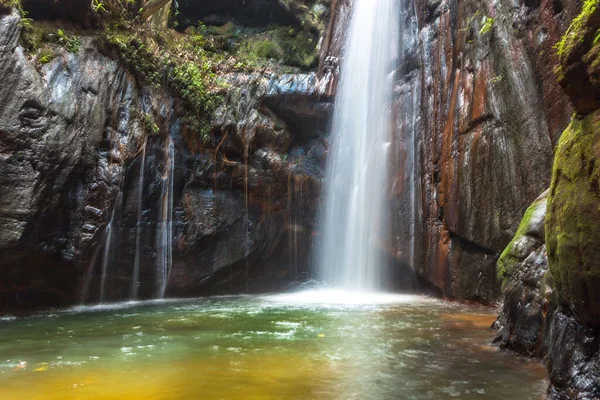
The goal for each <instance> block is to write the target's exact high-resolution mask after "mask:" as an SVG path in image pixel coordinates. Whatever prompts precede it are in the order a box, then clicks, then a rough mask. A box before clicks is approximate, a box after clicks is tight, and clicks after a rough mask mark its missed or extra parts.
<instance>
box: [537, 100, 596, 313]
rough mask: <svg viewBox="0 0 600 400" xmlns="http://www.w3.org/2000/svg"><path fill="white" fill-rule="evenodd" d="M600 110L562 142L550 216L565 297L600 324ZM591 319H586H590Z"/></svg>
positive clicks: (551, 252) (551, 254)
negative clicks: (599, 305)
mask: <svg viewBox="0 0 600 400" xmlns="http://www.w3.org/2000/svg"><path fill="white" fill-rule="evenodd" d="M598 226H600V112H598V111H597V112H594V113H592V114H589V115H588V116H586V117H585V118H583V119H581V118H574V119H573V120H572V121H571V124H570V125H569V127H568V128H567V129H566V130H565V132H564V133H563V134H562V136H561V139H560V141H559V144H558V148H557V152H556V156H555V160H554V167H553V173H552V184H551V187H550V197H549V201H548V214H547V217H546V245H547V251H548V262H549V267H550V271H551V272H552V276H553V278H554V280H555V282H556V286H557V289H558V290H559V294H560V297H561V299H562V300H563V301H564V302H566V303H568V304H569V305H570V306H571V307H572V309H573V310H576V311H577V312H581V313H582V315H587V317H589V316H590V315H591V316H592V317H593V318H595V319H596V320H597V321H600V309H599V308H597V307H596V306H594V304H600V284H599V283H600V264H599V263H598V257H599V255H600V229H598ZM587 317H586V318H587Z"/></svg>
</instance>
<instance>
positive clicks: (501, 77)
mask: <svg viewBox="0 0 600 400" xmlns="http://www.w3.org/2000/svg"><path fill="white" fill-rule="evenodd" d="M502 81H504V74H500V75H496V76H495V77H493V78H492V79H490V83H491V84H492V85H497V84H498V83H500V82H502Z"/></svg>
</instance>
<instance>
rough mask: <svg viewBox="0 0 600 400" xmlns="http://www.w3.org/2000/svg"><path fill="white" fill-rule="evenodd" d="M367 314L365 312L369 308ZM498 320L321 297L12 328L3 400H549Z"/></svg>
mask: <svg viewBox="0 0 600 400" xmlns="http://www.w3.org/2000/svg"><path fill="white" fill-rule="evenodd" d="M365 303H366V304H365ZM495 311H496V310H494V309H489V308H483V307H470V306H465V305H460V304H456V303H448V302H443V301H439V300H433V299H428V298H423V297H411V296H371V297H367V298H364V297H360V296H358V295H353V294H350V295H348V294H342V293H333V294H332V293H328V294H327V295H322V293H319V292H311V293H304V294H301V295H281V296H242V297H239V296H238V297H216V298H207V299H195V300H173V301H162V302H148V303H127V304H118V305H107V306H97V307H91V308H75V309H71V310H65V311H61V312H56V313H52V314H39V315H35V316H31V317H27V318H16V319H15V318H8V317H4V318H2V319H1V320H0V399H2V400H12V399H28V400H32V399H61V400H65V399H86V400H92V399H150V400H159V399H160V400H167V399H169V400H172V399H181V400H183V399H344V400H346V399H361V400H362V399H425V398H427V399H445V398H454V397H458V398H461V399H471V398H473V399H484V398H485V399H507V398H515V399H541V398H544V393H545V389H546V385H547V381H546V373H545V370H544V368H543V367H542V366H541V365H540V364H538V363H535V362H532V361H529V360H526V359H523V358H519V357H516V356H514V355H511V354H507V353H504V352H500V351H497V350H496V349H495V348H492V347H490V346H489V343H490V341H491V339H492V337H493V332H492V331H490V330H489V329H488V328H489V326H490V324H491V323H492V322H493V320H494V313H495Z"/></svg>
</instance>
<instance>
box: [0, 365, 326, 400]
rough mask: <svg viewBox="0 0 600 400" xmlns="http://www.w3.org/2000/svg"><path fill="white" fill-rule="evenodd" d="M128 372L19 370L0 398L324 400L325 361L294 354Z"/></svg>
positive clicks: (42, 399) (153, 366)
mask: <svg viewBox="0 0 600 400" xmlns="http://www.w3.org/2000/svg"><path fill="white" fill-rule="evenodd" d="M132 368H135V369H132V370H129V371H127V372H125V371H123V370H120V369H114V370H111V369H93V368H89V367H82V368H69V369H48V370H47V371H44V372H25V371H24V372H23V373H22V375H20V374H15V375H14V379H12V380H10V381H4V382H3V383H4V387H3V388H1V389H0V399H2V400H22V399H28V400H38V399H39V400H70V399H86V400H96V399H98V400H99V399H102V400H111V399H114V400H122V399H127V400H142V399H143V400H167V399H170V400H183V399H186V400H187V399H224V400H227V399H289V398H294V399H302V398H306V399H314V398H319V399H326V398H329V396H328V394H327V387H325V386H324V385H320V386H319V385H315V382H317V381H318V382H320V383H323V382H327V381H330V379H328V377H331V374H332V371H331V370H330V369H329V367H328V365H327V364H326V363H323V362H322V361H317V360H310V359H306V358H302V357H294V356H293V355H290V354H287V355H285V356H284V355H267V354H263V355H254V356H246V357H244V360H243V361H235V360H234V359H229V360H223V359H213V360H206V359H205V360H203V361H193V360H192V361H189V360H186V361H182V362H174V363H168V364H162V365H153V364H150V363H148V364H144V365H139V368H137V367H132Z"/></svg>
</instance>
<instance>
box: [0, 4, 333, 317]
mask: <svg viewBox="0 0 600 400" xmlns="http://www.w3.org/2000/svg"><path fill="white" fill-rule="evenodd" d="M20 29H21V28H20V16H19V15H18V13H17V12H16V11H13V12H11V13H9V14H5V15H2V16H0V53H1V55H2V58H1V60H0V71H1V72H2V75H1V76H0V85H1V86H2V87H4V88H12V89H11V90H4V91H2V94H0V104H1V105H2V106H1V107H0V117H1V121H0V156H1V157H0V170H1V171H2V173H1V175H2V177H1V178H0V221H1V224H0V265H1V271H2V276H3V279H2V283H1V284H0V306H1V307H2V309H3V310H9V309H11V308H17V309H23V308H28V307H52V306H66V305H69V304H73V303H75V302H83V301H85V302H95V301H98V300H99V299H100V298H101V296H102V298H103V300H104V301H116V300H120V299H127V298H129V296H130V293H131V290H132V289H131V287H132V276H133V268H134V265H135V264H138V265H139V266H140V271H139V282H138V289H137V296H138V297H139V298H148V297H154V296H156V293H157V290H158V288H157V287H156V277H157V274H159V273H160V271H159V269H160V268H159V266H158V265H159V263H161V262H162V261H160V260H161V259H162V258H163V257H165V252H166V251H167V250H165V247H168V248H170V249H171V250H169V251H170V252H171V253H172V254H171V256H170V257H172V260H173V261H172V266H171V271H170V279H169V284H168V287H167V288H166V294H167V295H170V296H182V295H202V294H211V293H224V292H227V293H231V292H242V291H266V290H270V289H273V290H274V289H278V290H282V289H284V288H286V287H287V285H289V284H291V283H292V282H294V280H295V279H296V277H297V276H301V275H302V273H303V272H306V271H307V270H308V266H307V260H308V257H309V254H308V253H307V252H306V251H305V249H306V248H308V247H309V246H310V240H311V237H312V232H313V230H314V227H313V224H314V220H315V217H314V215H315V212H316V211H315V210H316V203H317V202H316V201H315V197H316V196H318V193H319V190H320V179H321V178H322V173H323V165H324V161H325V157H326V142H325V141H324V139H323V137H322V135H323V134H324V132H325V131H326V125H327V123H328V114H329V112H330V108H331V99H330V98H329V97H328V96H325V95H323V93H324V87H325V86H326V84H324V85H325V86H320V82H323V81H322V80H321V81H319V80H318V79H317V77H316V75H315V74H314V73H307V74H288V75H280V74H277V73H276V72H271V73H267V74H265V73H262V74H252V73H232V74H229V75H227V76H224V77H222V78H223V79H224V80H225V81H226V82H227V87H228V89H227V90H226V92H225V95H224V96H223V102H222V104H221V105H220V107H219V108H218V109H217V110H216V111H215V112H214V114H213V115H212V121H211V139H210V140H211V142H210V143H208V144H207V145H205V146H199V145H198V143H195V142H193V143H192V142H190V140H189V139H190V138H189V136H186V135H185V134H184V132H183V131H182V129H181V126H182V124H181V119H180V118H181V116H180V115H178V113H177V111H176V110H177V108H176V107H175V101H176V99H174V98H173V95H172V93H171V92H170V91H169V89H168V88H167V87H164V88H155V87H151V86H149V85H146V84H145V83H144V81H143V80H139V79H138V77H137V76H136V75H135V74H134V72H135V71H132V70H131V69H130V68H128V67H127V66H125V65H123V64H122V63H121V62H120V61H118V60H117V59H115V58H114V57H113V55H111V54H110V53H106V52H105V51H104V49H103V48H101V47H99V46H98V40H97V38H96V37H95V36H94V35H93V32H90V34H91V36H86V35H85V34H84V35H83V36H81V37H80V41H81V46H80V48H79V50H78V51H76V52H73V53H70V52H68V51H66V50H65V49H62V48H57V49H55V50H56V54H55V56H54V57H53V58H52V59H50V60H48V62H43V63H41V62H39V61H38V60H37V59H36V58H35V57H33V56H31V55H28V54H27V53H26V51H25V49H24V48H23V47H22V46H21V44H20V42H19V37H20ZM44 61H46V60H44ZM171 166H173V168H172V172H171V170H170V168H171ZM169 201H170V202H171V204H172V211H169V212H170V213H171V214H172V216H167V217H166V213H167V211H166V210H167V209H169V210H170V206H169V205H168V204H167V203H168V202H169ZM167 224H168V225H169V229H170V230H171V231H170V232H171V233H172V237H171V238H169V239H167V241H164V240H163V238H162V236H161V235H163V231H164V229H165V226H166V225H167ZM161 241H162V242H161ZM169 241H170V243H169ZM136 258H137V260H136ZM104 268H106V269H104ZM103 281H104V283H102V282H103ZM101 287H102V288H104V293H102V294H101V293H100V291H101Z"/></svg>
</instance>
